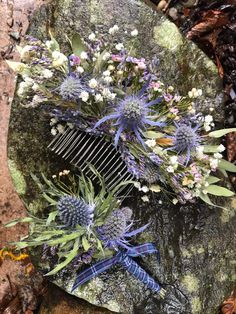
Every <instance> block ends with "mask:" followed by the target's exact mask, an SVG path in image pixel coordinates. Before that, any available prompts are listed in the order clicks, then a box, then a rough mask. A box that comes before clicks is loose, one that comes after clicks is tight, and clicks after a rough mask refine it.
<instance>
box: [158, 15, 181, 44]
mask: <svg viewBox="0 0 236 314" xmlns="http://www.w3.org/2000/svg"><path fill="white" fill-rule="evenodd" d="M154 39H155V40H156V42H157V43H158V45H160V46H161V47H164V48H167V49H169V50H176V49H178V48H179V46H181V45H182V44H183V38H182V35H181V34H180V32H179V31H178V29H177V27H176V26H175V25H174V23H172V22H170V21H168V20H167V21H164V22H163V23H162V24H161V25H159V26H155V27H154Z"/></svg>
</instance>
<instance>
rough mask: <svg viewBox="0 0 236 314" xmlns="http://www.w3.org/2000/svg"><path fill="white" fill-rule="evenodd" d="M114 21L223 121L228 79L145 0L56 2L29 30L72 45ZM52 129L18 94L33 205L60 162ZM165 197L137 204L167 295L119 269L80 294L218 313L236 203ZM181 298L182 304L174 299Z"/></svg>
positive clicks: (172, 80) (227, 279) (21, 156)
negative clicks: (38, 176)
mask: <svg viewBox="0 0 236 314" xmlns="http://www.w3.org/2000/svg"><path fill="white" fill-rule="evenodd" d="M114 24H117V25H119V27H120V28H121V31H120V33H119V37H120V41H122V42H126V41H127V36H126V34H125V33H124V31H125V30H127V31H128V32H130V31H131V30H133V29H134V28H137V29H138V30H139V36H138V38H137V40H136V43H135V48H136V51H137V54H138V55H140V56H144V57H145V58H148V57H151V56H153V54H154V53H156V54H157V55H158V57H159V58H160V72H159V76H160V78H161V79H162V80H163V81H164V82H165V83H168V84H169V85H173V86H174V87H175V88H176V89H177V90H179V91H180V92H181V93H186V92H188V91H189V90H190V89H192V88H193V87H196V88H202V90H203V94H204V96H205V100H204V101H201V102H199V104H198V107H199V108H203V110H204V111H205V112H206V113H208V109H209V107H215V108H216V111H215V112H214V115H215V118H216V119H217V120H218V121H219V122H220V121H222V117H223V106H222V93H221V81H220V80H219V79H218V76H217V69H216V67H215V65H214V64H213V62H212V61H210V60H209V59H208V58H207V57H206V56H205V55H204V54H203V53H202V52H201V51H200V50H199V49H198V48H197V47H196V46H195V45H194V44H193V43H191V42H188V41H186V39H184V37H183V36H182V35H181V34H180V33H179V31H178V29H177V28H176V27H175V25H174V24H172V23H171V22H169V21H168V20H167V19H166V18H165V17H164V16H162V15H161V14H160V13H156V12H153V11H152V10H151V9H150V8H149V7H148V6H146V5H145V4H144V3H143V2H141V1H135V0H119V1H116V0H59V1H54V2H52V4H51V5H48V6H45V7H43V8H42V9H41V10H40V11H39V12H38V13H37V14H36V16H35V18H34V19H33V22H32V24H31V27H30V34H32V35H34V36H36V37H41V38H42V39H43V38H44V39H45V36H46V34H47V32H48V29H49V27H50V28H52V29H53V31H54V32H55V36H56V38H57V40H58V41H59V42H60V43H61V44H63V46H64V48H65V49H67V48H68V47H67V44H66V40H65V34H67V35H68V36H69V37H70V36H71V35H72V34H73V33H76V32H79V33H80V34H81V35H82V36H83V37H84V38H85V39H86V37H87V36H88V34H89V33H91V31H95V30H97V31H99V32H102V33H106V32H107V31H108V28H109V27H111V26H113V25H114ZM26 121H27V123H26ZM49 133H50V130H49V125H48V122H47V118H45V117H43V114H42V113H40V111H39V110H30V109H22V108H20V107H19V101H18V100H17V99H16V100H15V103H14V106H13V111H12V117H11V123H10V138H9V156H10V158H11V160H13V161H14V163H15V165H16V166H17V169H18V170H20V171H21V172H22V173H23V175H24V177H25V180H26V182H27V189H26V191H25V194H24V196H23V198H24V200H26V201H28V202H29V201H30V202H31V203H32V202H33V201H34V198H35V197H36V196H37V194H35V190H34V186H33V184H32V180H31V179H30V172H34V173H35V172H36V173H37V172H38V173H39V172H40V171H44V172H46V173H47V172H49V173H50V171H52V169H53V168H54V167H55V168H56V162H60V161H56V158H55V156H52V155H51V154H50V152H48V150H47V148H46V147H47V144H48V143H49V141H50V136H49ZM49 169H50V170H49ZM60 169H61V168H60ZM159 200H161V195H160V196H159V195H158V194H156V195H153V196H152V199H151V202H150V203H149V204H148V205H146V204H143V203H142V202H141V200H140V196H138V195H136V196H134V198H133V199H132V202H131V203H132V207H133V208H134V209H135V218H136V219H137V220H139V223H140V226H141V225H143V224H145V223H147V222H150V223H151V225H150V227H149V228H148V231H147V232H145V233H144V234H143V235H141V236H140V237H139V238H137V242H144V241H151V242H154V243H155V244H156V246H157V247H158V248H159V249H160V254H161V263H160V264H159V263H158V262H157V258H156V257H155V256H153V255H152V256H147V257H144V258H139V259H138V262H139V263H140V265H142V267H143V268H144V269H146V270H147V271H148V272H149V273H150V275H152V276H153V277H154V278H155V279H156V280H158V281H160V282H161V283H163V284H167V286H166V288H167V290H168V291H169V292H168V295H167V298H166V300H164V301H160V299H159V297H158V296H157V295H154V294H153V293H151V292H150V291H149V290H148V289H147V288H145V287H144V286H143V285H141V284H140V283H139V282H137V281H136V280H135V279H134V278H133V277H131V275H129V274H128V273H127V272H126V271H124V270H123V269H122V268H121V267H119V266H116V267H114V268H113V269H111V270H110V271H108V272H106V273H104V274H103V275H101V276H99V277H98V278H96V279H95V280H93V281H91V282H90V283H89V284H88V285H86V286H85V287H84V288H83V289H80V290H76V291H75V292H74V294H75V295H77V296H80V297H82V298H85V299H86V300H88V301H89V302H91V303H93V304H97V305H101V306H104V307H107V308H109V309H110V310H113V311H115V312H122V313H153V314H156V313H161V314H171V313H173V314H174V313H175V314H178V313H179V314H180V313H181V314H184V313H192V314H202V313H204V314H212V313H214V312H215V311H216V309H217V306H218V305H219V303H220V302H221V301H222V300H223V298H224V296H225V295H226V294H228V293H229V292H230V290H231V289H232V287H233V285H234V282H235V280H236V273H235V245H234V244H235V240H236V238H235V224H236V219H235V217H236V216H235V212H236V209H235V207H236V204H235V203H236V202H235V200H234V201H232V202H231V201H229V202H228V204H227V205H226V206H227V207H228V208H229V209H228V210H225V211H223V210H221V209H216V208H209V207H208V206H206V205H205V204H202V203H201V202H199V203H197V204H195V205H186V206H180V205H176V206H174V205H170V204H167V203H166V201H163V203H162V204H159V202H158V201H159ZM233 202H234V203H233ZM34 203H35V201H34ZM38 206H40V205H38ZM31 207H32V206H31ZM233 208H234V209H233ZM73 276H74V275H73V274H71V278H68V276H66V275H65V274H64V276H63V275H61V276H58V277H57V278H55V281H56V283H57V284H58V285H60V286H61V287H63V288H64V289H65V290H67V291H70V288H71V285H72V282H73ZM175 297H176V298H177V299H178V300H179V302H180V303H178V304H177V303H176V304H175V303H174V298H175Z"/></svg>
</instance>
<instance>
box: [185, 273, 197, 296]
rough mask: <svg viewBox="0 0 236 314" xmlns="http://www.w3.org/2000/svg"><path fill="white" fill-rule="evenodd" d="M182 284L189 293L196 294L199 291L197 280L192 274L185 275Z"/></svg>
mask: <svg viewBox="0 0 236 314" xmlns="http://www.w3.org/2000/svg"><path fill="white" fill-rule="evenodd" d="M182 284H183V285H184V286H185V288H186V289H187V291H188V292H190V293H193V292H196V291H198V289H199V280H198V278H197V277H195V276H194V275H192V274H188V275H185V276H184V277H183V279H182Z"/></svg>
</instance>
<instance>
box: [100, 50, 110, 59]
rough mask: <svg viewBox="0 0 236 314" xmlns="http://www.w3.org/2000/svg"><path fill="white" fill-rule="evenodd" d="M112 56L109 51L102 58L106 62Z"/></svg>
mask: <svg viewBox="0 0 236 314" xmlns="http://www.w3.org/2000/svg"><path fill="white" fill-rule="evenodd" d="M110 56H111V54H110V53H109V52H108V51H107V52H105V53H104V55H103V57H102V60H104V61H106V60H108V59H109V58H110Z"/></svg>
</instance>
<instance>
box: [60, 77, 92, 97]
mask: <svg viewBox="0 0 236 314" xmlns="http://www.w3.org/2000/svg"><path fill="white" fill-rule="evenodd" d="M58 90H59V94H60V95H61V97H62V98H63V99H65V100H78V99H79V98H81V94H82V93H84V92H86V93H87V91H88V87H87V86H86V85H85V83H84V81H83V79H82V78H80V77H77V76H75V75H68V76H67V77H66V78H65V79H64V81H63V82H62V84H61V85H60V86H59V88H58ZM82 95H83V94H82Z"/></svg>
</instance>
